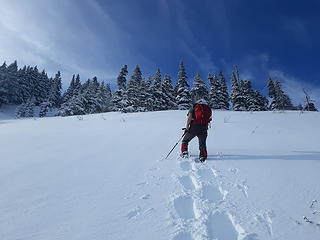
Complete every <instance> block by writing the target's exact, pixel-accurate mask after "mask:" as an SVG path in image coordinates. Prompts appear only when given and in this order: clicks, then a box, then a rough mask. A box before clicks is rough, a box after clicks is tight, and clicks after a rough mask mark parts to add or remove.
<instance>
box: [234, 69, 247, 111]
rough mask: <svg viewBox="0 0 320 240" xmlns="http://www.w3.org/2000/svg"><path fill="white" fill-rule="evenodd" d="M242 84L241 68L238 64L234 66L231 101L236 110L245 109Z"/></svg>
mask: <svg viewBox="0 0 320 240" xmlns="http://www.w3.org/2000/svg"><path fill="white" fill-rule="evenodd" d="M242 85H243V84H241V81H240V76H239V70H238V67H237V66H234V70H233V71H232V74H231V88H232V92H231V102H232V105H233V109H234V110H235V111H245V110H246V107H245V103H244V98H243V96H242Z"/></svg>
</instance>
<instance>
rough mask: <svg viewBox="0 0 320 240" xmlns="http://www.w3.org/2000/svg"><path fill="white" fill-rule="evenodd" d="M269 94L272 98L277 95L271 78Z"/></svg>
mask: <svg viewBox="0 0 320 240" xmlns="http://www.w3.org/2000/svg"><path fill="white" fill-rule="evenodd" d="M268 95H269V97H270V98H275V96H276V91H275V88H274V82H273V80H272V79H271V78H269V80H268Z"/></svg>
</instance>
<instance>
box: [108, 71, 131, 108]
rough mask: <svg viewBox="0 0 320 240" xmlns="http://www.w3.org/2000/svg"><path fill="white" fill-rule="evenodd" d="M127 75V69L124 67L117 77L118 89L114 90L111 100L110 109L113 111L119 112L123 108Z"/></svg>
mask: <svg viewBox="0 0 320 240" xmlns="http://www.w3.org/2000/svg"><path fill="white" fill-rule="evenodd" d="M127 74H128V67H127V65H124V66H123V67H122V69H121V71H120V73H119V75H118V77H117V84H118V89H116V90H115V92H114V94H113V97H112V100H111V105H112V106H111V109H112V110H113V111H119V110H121V109H123V108H124V107H125V101H124V95H125V94H126V93H125V92H126V82H127V79H126V76H127Z"/></svg>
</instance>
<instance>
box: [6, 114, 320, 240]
mask: <svg viewBox="0 0 320 240" xmlns="http://www.w3.org/2000/svg"><path fill="white" fill-rule="evenodd" d="M4 116H5V117H4ZM0 118H2V119H3V120H0V151H1V153H0V189H1V192H0V213H1V214H0V239H2V240H16V239H32V240H37V239H39V240H40V239H41V240H46V239H50V240H51V239H66V240H70V239H83V240H85V239H91V240H92V239H97V240H98V239H99V240H100V239H115V240H117V239H118V240H120V239H163V240H167V239H174V240H182V239H183V240H189V239H197V240H200V239H220V240H221V239H228V240H229V239H230V240H232V239H238V240H240V239H246V240H256V239H283V240H287V239H291V240H294V239H297V240H298V239H318V238H319V236H320V226H317V223H320V212H319V211H320V188H319V180H320V176H319V169H320V143H319V139H318V136H319V135H320V128H319V125H318V123H319V121H320V114H319V113H311V112H305V113H303V114H301V113H299V112H284V113H273V112H255V113H248V112H232V111H214V122H213V124H212V127H211V128H210V129H209V137H208V141H207V145H208V152H209V158H208V160H207V161H206V163H205V164H204V165H203V164H201V163H194V162H193V160H192V158H193V157H195V156H197V155H198V150H197V148H198V146H197V144H198V143H197V140H196V139H194V140H193V141H192V143H191V145H190V152H191V155H192V157H191V158H190V159H180V158H179V153H178V152H179V147H180V146H178V148H177V149H176V150H175V151H174V152H173V153H172V154H171V155H170V157H169V158H168V159H167V160H164V159H163V158H164V157H165V156H166V154H167V153H168V152H169V150H170V149H171V147H172V146H173V145H174V143H175V142H176V141H177V140H178V139H179V137H180V136H181V134H182V131H181V128H182V127H184V126H185V121H186V111H164V112H149V113H131V114H121V113H105V114H95V115H87V116H84V117H83V120H79V119H81V118H78V117H66V118H61V117H53V118H42V119H39V118H36V119H22V120H16V119H9V117H8V114H5V113H0ZM313 200H317V202H314V203H313V204H312V202H313ZM304 216H306V217H307V218H308V219H309V220H311V221H313V223H312V224H311V223H307V222H306V221H305V220H304V219H303V217H304Z"/></svg>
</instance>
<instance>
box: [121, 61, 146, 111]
mask: <svg viewBox="0 0 320 240" xmlns="http://www.w3.org/2000/svg"><path fill="white" fill-rule="evenodd" d="M141 82H142V73H141V70H140V67H139V66H138V65H137V66H136V68H135V69H134V71H133V75H132V76H131V78H130V81H129V83H128V86H127V100H126V106H124V108H123V111H124V112H135V111H139V107H140V106H141V104H140V89H141Z"/></svg>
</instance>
